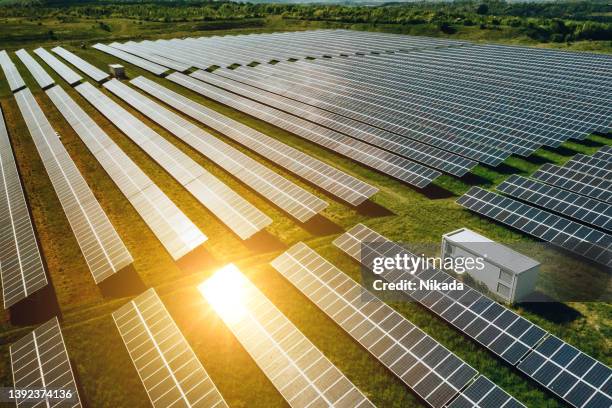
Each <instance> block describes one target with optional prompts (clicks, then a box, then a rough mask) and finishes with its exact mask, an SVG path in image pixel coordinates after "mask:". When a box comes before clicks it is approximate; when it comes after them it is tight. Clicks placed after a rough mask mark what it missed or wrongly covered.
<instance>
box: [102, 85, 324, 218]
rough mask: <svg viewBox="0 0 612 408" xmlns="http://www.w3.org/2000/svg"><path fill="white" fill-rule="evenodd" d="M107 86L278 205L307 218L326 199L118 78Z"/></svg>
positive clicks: (319, 209) (296, 216)
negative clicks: (275, 171)
mask: <svg viewBox="0 0 612 408" xmlns="http://www.w3.org/2000/svg"><path fill="white" fill-rule="evenodd" d="M104 87H105V88H106V89H108V90H109V91H111V92H112V93H113V94H115V95H116V96H118V97H119V98H121V99H122V100H123V101H125V102H126V103H128V104H129V105H130V106H132V107H133V108H135V109H136V110H138V111H140V112H141V113H142V114H144V115H145V116H147V117H148V118H149V119H151V120H153V121H155V122H156V123H158V124H159V125H161V126H162V127H164V128H165V129H166V130H168V131H169V132H170V133H172V134H173V135H174V136H176V137H178V138H179V139H180V140H182V141H183V142H185V143H187V144H188V145H189V146H191V147H193V148H194V149H195V150H197V151H198V152H200V153H201V154H203V155H204V156H206V157H207V158H208V159H210V160H212V161H213V162H214V163H215V164H217V165H218V166H220V167H222V168H223V169H225V170H226V171H227V172H229V173H230V174H232V175H233V176H234V177H236V178H237V179H238V180H240V181H242V182H243V183H245V184H246V185H247V186H249V187H250V188H252V189H253V190H254V191H256V192H258V193H259V194H261V195H262V196H263V197H265V198H266V199H268V200H270V201H271V202H272V203H274V204H275V205H276V206H278V207H279V208H281V209H283V210H284V211H286V212H287V213H288V214H290V215H292V216H293V217H295V218H296V219H297V220H298V221H300V222H306V221H308V220H309V219H311V218H312V217H314V216H315V215H317V214H318V213H319V212H320V211H322V210H323V209H324V208H326V207H327V203H326V202H325V201H323V200H321V199H320V198H318V197H317V196H315V195H313V194H311V193H309V192H308V191H306V190H304V189H303V188H301V187H299V186H297V185H296V184H294V183H293V182H291V181H289V180H287V179H286V178H284V177H282V176H280V175H278V174H276V173H274V172H273V171H272V170H270V169H269V168H267V167H265V166H264V165H262V164H260V163H259V162H258V161H256V160H254V159H252V158H251V157H249V156H247V155H246V154H244V153H242V152H241V151H240V150H238V149H236V148H234V147H232V146H230V145H228V144H227V143H225V142H223V141H221V140H219V139H217V138H216V137H214V136H213V135H211V134H210V133H207V132H205V131H204V130H202V129H201V128H199V127H198V126H196V125H194V124H193V123H191V122H189V121H187V120H185V119H184V118H182V117H181V116H179V115H177V114H175V113H174V112H172V111H170V110H168V109H166V108H164V107H163V106H161V105H159V104H157V103H155V102H154V101H153V100H151V99H149V98H147V97H145V96H144V95H142V94H140V93H138V92H137V91H135V90H133V89H131V88H130V87H128V86H127V85H124V84H122V83H121V82H119V81H118V80H116V79H112V80H110V81H108V82H107V83H105V84H104Z"/></svg>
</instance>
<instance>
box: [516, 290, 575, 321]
mask: <svg viewBox="0 0 612 408" xmlns="http://www.w3.org/2000/svg"><path fill="white" fill-rule="evenodd" d="M519 305H520V306H521V307H522V308H524V309H525V310H527V311H528V312H530V313H533V314H536V315H538V316H540V317H543V318H544V319H546V320H548V321H549V322H553V323H557V324H565V323H571V322H573V321H574V320H576V319H579V318H581V317H582V314H581V313H580V312H579V311H577V310H576V309H574V308H571V307H569V306H568V305H566V304H565V303H560V302H557V301H556V300H555V299H553V298H551V297H550V296H548V295H546V294H544V293H542V292H534V293H532V294H531V295H529V296H528V297H527V298H526V299H525V300H524V301H523V302H521V303H520V304H519Z"/></svg>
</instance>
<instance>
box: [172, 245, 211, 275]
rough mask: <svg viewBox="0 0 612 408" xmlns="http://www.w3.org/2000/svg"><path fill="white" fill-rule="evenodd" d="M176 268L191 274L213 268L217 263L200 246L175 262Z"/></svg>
mask: <svg viewBox="0 0 612 408" xmlns="http://www.w3.org/2000/svg"><path fill="white" fill-rule="evenodd" d="M176 264H177V265H178V267H179V268H180V269H181V270H182V271H183V272H185V273H188V274H191V273H195V272H200V271H203V270H206V269H210V268H214V267H215V266H217V265H218V264H219V262H218V261H217V260H216V259H215V258H214V257H213V256H212V254H211V253H210V252H208V251H207V250H206V249H205V248H204V247H203V246H202V245H200V246H199V247H197V248H195V249H194V250H193V251H191V252H189V253H188V254H186V255H184V256H183V257H182V258H180V259H179V260H177V261H176Z"/></svg>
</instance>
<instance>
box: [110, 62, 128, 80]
mask: <svg viewBox="0 0 612 408" xmlns="http://www.w3.org/2000/svg"><path fill="white" fill-rule="evenodd" d="M108 70H109V72H110V74H111V75H112V76H113V77H115V78H125V68H123V65H120V64H109V65H108Z"/></svg>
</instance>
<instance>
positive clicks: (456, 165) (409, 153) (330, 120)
mask: <svg viewBox="0 0 612 408" xmlns="http://www.w3.org/2000/svg"><path fill="white" fill-rule="evenodd" d="M251 71H252V70H251V69H249V68H242V69H240V68H238V69H236V70H229V69H218V70H215V74H217V75H220V76H223V77H224V78H230V79H233V80H235V81H239V82H241V83H244V84H246V85H249V86H252V87H253V88H248V89H247V90H246V92H248V93H249V94H250V93H251V92H250V91H254V92H256V91H255V87H257V88H258V89H262V90H265V91H269V92H272V93H274V94H275V95H279V96H287V95H284V94H283V92H282V91H283V89H281V88H276V87H275V85H276V84H277V83H278V78H277V80H276V81H274V82H272V81H271V83H270V84H268V83H267V82H260V81H258V80H256V78H257V77H255V76H251V75H250V74H251ZM243 91H244V89H243ZM242 93H243V94H244V92H242ZM258 96H259V97H261V95H258ZM253 99H255V98H253ZM266 99H267V98H266ZM280 100H282V101H283V104H282V106H288V108H285V110H287V111H290V113H294V114H296V115H297V116H300V117H302V118H304V119H307V120H310V121H311V122H315V123H318V124H320V125H322V126H326V127H329V128H330V129H333V130H336V131H338V132H340V133H344V134H346V135H348V136H351V137H353V138H355V139H358V140H362V141H364V142H366V143H370V144H372V145H374V146H378V147H380V148H381V149H385V150H388V151H390V152H393V153H396V154H398V155H400V156H404V157H406V158H408V159H413V160H415V161H418V162H420V163H423V164H426V165H428V166H430V167H433V168H436V169H438V170H442V171H446V172H448V173H451V174H454V175H456V176H458V177H461V176H463V175H464V174H466V173H467V172H468V171H470V170H471V169H472V168H473V167H475V166H476V164H477V162H476V161H474V160H470V159H467V158H464V157H461V156H458V155H455V154H453V153H450V152H445V151H442V150H439V149H437V148H435V147H432V146H428V145H426V144H424V143H421V142H418V141H416V140H412V139H408V138H406V137H403V136H400V135H398V134H394V133H391V132H388V131H386V130H383V129H380V128H375V127H374V126H370V125H369V124H366V123H363V122H358V121H356V120H353V119H351V118H348V117H346V116H342V115H338V114H336V113H333V112H330V111H327V110H324V109H319V108H318V107H316V105H307V104H305V103H301V102H298V100H297V99H286V98H280ZM262 102H263V101H262Z"/></svg>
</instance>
